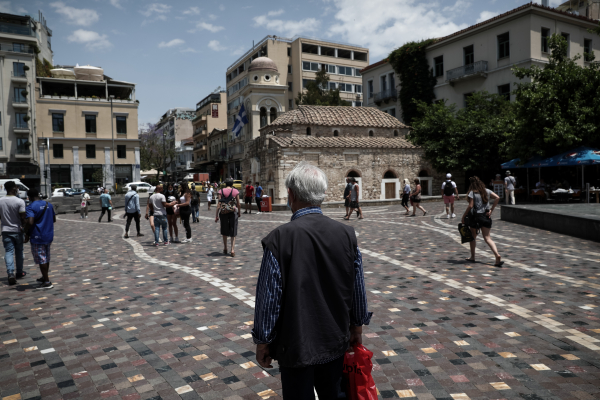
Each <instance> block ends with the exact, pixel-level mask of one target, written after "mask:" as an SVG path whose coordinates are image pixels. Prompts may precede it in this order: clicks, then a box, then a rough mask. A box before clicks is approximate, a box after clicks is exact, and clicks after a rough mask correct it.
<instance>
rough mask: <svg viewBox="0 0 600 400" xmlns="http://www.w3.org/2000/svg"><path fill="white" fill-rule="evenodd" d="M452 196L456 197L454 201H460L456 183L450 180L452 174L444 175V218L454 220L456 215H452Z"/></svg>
mask: <svg viewBox="0 0 600 400" xmlns="http://www.w3.org/2000/svg"><path fill="white" fill-rule="evenodd" d="M454 196H456V200H460V198H459V197H458V188H457V187H456V182H454V181H453V180H452V174H446V181H445V182H444V183H442V198H443V199H444V205H445V206H446V218H450V217H452V218H456V214H454Z"/></svg>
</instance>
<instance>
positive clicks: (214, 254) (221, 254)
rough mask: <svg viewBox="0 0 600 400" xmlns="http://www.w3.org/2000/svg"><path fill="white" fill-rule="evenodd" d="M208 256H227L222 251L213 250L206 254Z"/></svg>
mask: <svg viewBox="0 0 600 400" xmlns="http://www.w3.org/2000/svg"><path fill="white" fill-rule="evenodd" d="M207 256H208V257H219V256H221V257H229V256H228V255H227V254H223V253H222V252H218V251H213V252H212V253H208V254H207Z"/></svg>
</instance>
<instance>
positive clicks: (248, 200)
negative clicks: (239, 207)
mask: <svg viewBox="0 0 600 400" xmlns="http://www.w3.org/2000/svg"><path fill="white" fill-rule="evenodd" d="M245 191H246V193H245V194H244V205H245V208H246V211H244V214H248V213H250V214H252V199H253V198H254V186H252V183H251V182H250V181H248V183H247V184H246V189H245Z"/></svg>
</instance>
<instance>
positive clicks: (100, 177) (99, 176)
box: [92, 168, 106, 185]
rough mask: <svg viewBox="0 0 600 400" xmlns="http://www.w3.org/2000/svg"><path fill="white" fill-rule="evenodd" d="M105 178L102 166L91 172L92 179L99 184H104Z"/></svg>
mask: <svg viewBox="0 0 600 400" xmlns="http://www.w3.org/2000/svg"><path fill="white" fill-rule="evenodd" d="M105 178H106V174H105V173H104V168H98V169H97V170H96V171H94V173H93V174H92V181H93V182H100V184H101V185H104V182H105V181H106V179H105Z"/></svg>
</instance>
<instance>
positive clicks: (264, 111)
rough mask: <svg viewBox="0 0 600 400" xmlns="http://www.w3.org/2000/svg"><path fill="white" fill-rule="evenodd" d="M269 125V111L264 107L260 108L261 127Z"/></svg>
mask: <svg viewBox="0 0 600 400" xmlns="http://www.w3.org/2000/svg"><path fill="white" fill-rule="evenodd" d="M266 125H267V109H266V108H264V107H261V108H260V127H261V128H262V127H263V126H266Z"/></svg>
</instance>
